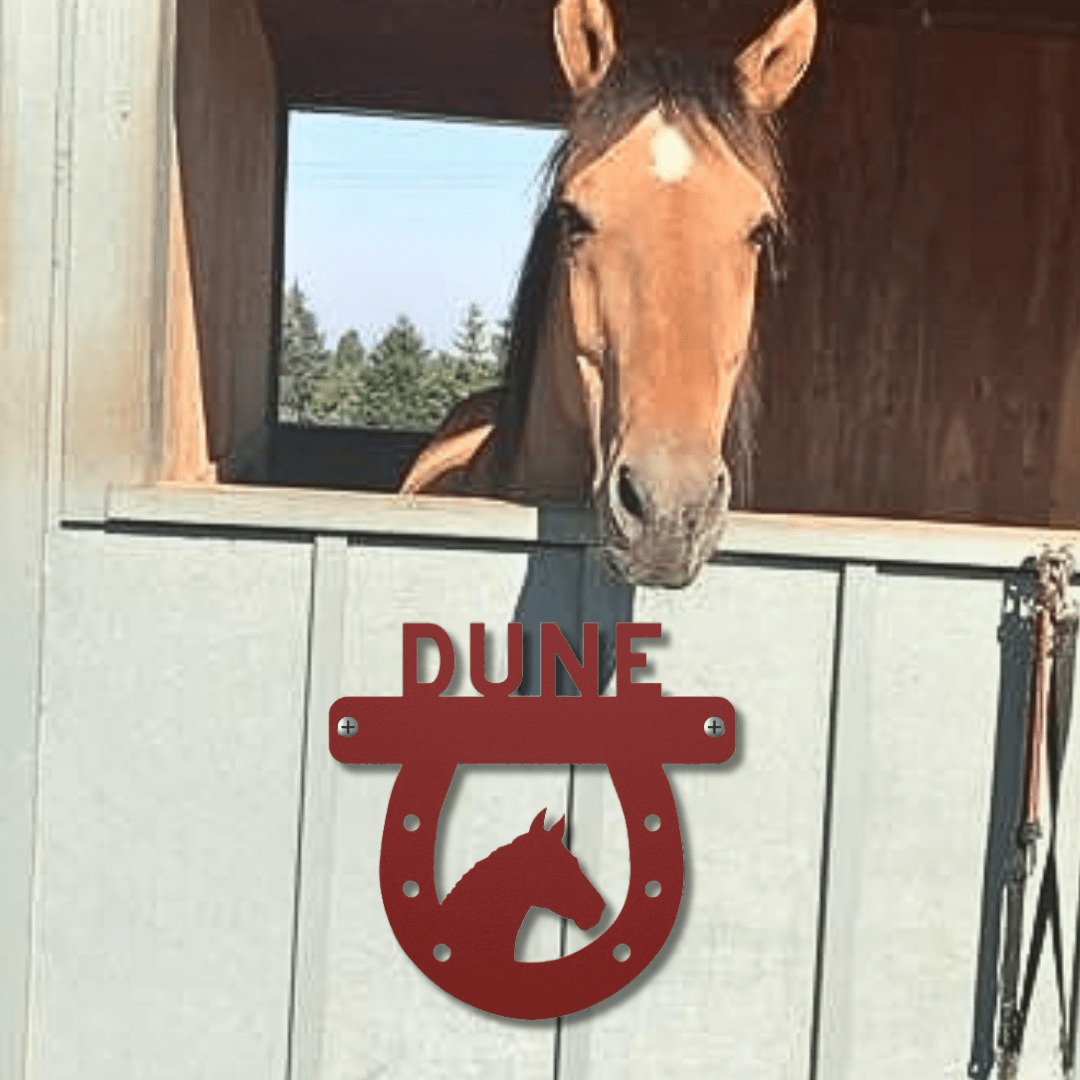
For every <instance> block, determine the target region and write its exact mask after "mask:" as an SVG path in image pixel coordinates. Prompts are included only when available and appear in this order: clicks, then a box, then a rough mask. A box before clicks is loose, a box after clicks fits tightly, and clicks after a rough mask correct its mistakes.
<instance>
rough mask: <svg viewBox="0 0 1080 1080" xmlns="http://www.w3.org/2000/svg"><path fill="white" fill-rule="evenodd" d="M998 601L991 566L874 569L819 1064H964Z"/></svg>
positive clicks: (842, 747)
mask: <svg viewBox="0 0 1080 1080" xmlns="http://www.w3.org/2000/svg"><path fill="white" fill-rule="evenodd" d="M1001 602H1002V585H1001V582H1000V581H995V580H992V579H982V580H971V579H963V578H955V577H953V578H949V577H929V576H906V575H890V574H881V575H879V577H878V583H877V609H876V614H875V619H874V627H873V650H874V658H875V659H874V663H873V666H872V667H871V669H870V701H869V707H868V710H867V715H866V716H865V718H864V719H863V723H864V725H865V730H863V731H857V730H853V729H852V728H851V726H850V725H846V724H845V723H844V721H847V720H848V719H849V717H848V716H847V715H846V713H845V714H844V715H842V716H841V718H840V719H841V723H840V726H839V727H838V752H837V769H838V779H837V785H838V786H837V800H838V804H837V817H838V822H837V823H838V826H839V827H840V828H839V830H838V832H837V834H836V835H835V836H834V840H835V842H834V846H833V852H832V855H833V859H834V860H836V862H837V863H838V864H839V865H840V866H841V867H842V868H845V872H843V873H842V874H840V873H838V875H837V876H838V877H842V878H843V879H844V880H841V881H840V882H834V885H835V886H837V887H838V889H839V890H840V891H839V892H837V893H836V894H834V896H835V899H836V901H837V907H838V909H839V910H837V911H836V912H835V914H836V916H837V918H836V919H835V920H834V921H833V920H831V921H830V931H831V933H832V941H831V942H830V943H829V945H828V953H827V958H830V959H832V960H833V961H834V962H837V961H842V966H840V967H839V968H838V969H837V970H836V971H834V972H832V973H831V977H830V973H828V972H827V979H826V987H827V989H828V996H827V997H826V998H825V999H824V1001H823V1006H822V1007H823V1026H822V1040H823V1041H822V1062H823V1071H822V1072H821V1074H820V1075H821V1076H822V1077H823V1078H824V1077H829V1078H830V1080H831V1078H833V1077H835V1078H836V1080H855V1078H857V1077H858V1078H861V1077H865V1076H868V1075H873V1076H875V1077H877V1078H880V1080H889V1078H895V1080H900V1078H905V1080H907V1078H910V1077H912V1076H935V1077H944V1078H960V1077H963V1076H965V1075H966V1071H967V1064H968V1054H969V1051H970V1040H971V1030H972V1002H973V990H974V979H975V961H976V950H977V945H978V921H979V904H980V893H981V889H982V875H983V853H984V848H985V844H986V834H987V819H988V815H989V807H990V782H991V775H992V766H993V749H994V731H995V726H996V720H997V704H996V699H997V691H998V675H999V649H998V641H997V628H998V623H999V617H1000V608H1001ZM853 770H857V771H858V773H859V775H858V776H857V777H855V776H853V775H851V773H852V771H853ZM841 811H843V813H842V815H841ZM840 843H842V844H843V846H844V848H845V849H846V850H841V849H840V848H839V844H840ZM852 849H855V850H852ZM852 875H857V881H852V880H851V878H852ZM832 900H833V897H831V898H830V902H832ZM1032 902H1034V901H1033V899H1032ZM841 923H842V924H843V925H842V926H841ZM1050 1064H1051V1063H1050V1062H1049V1061H1048V1060H1046V1059H1045V1058H1041V1059H1040V1060H1039V1067H1038V1068H1036V1070H1035V1071H1034V1072H1032V1073H1031V1074H1029V1075H1032V1076H1039V1075H1053V1073H1052V1072H1051V1071H1049V1066H1050ZM826 1070H827V1071H826Z"/></svg>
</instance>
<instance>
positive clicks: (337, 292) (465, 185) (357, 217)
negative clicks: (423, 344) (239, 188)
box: [285, 112, 558, 348]
mask: <svg viewBox="0 0 1080 1080" xmlns="http://www.w3.org/2000/svg"><path fill="white" fill-rule="evenodd" d="M557 137H558V132H557V131H556V130H555V129H550V128H549V129H542V128H521V127H514V126H509V125H477V124H465V123H454V122H442V121H423V120H403V119H398V118H393V119H390V118H386V117H375V116H357V115H341V114H334V113H301V112H293V113H292V114H291V117H290V122H289V172H288V181H287V182H288V187H287V198H286V207H285V275H286V281H287V282H289V283H291V282H292V281H293V280H294V279H295V280H298V281H299V282H300V287H301V288H302V289H303V290H304V291H305V293H306V294H307V295H308V297H309V298H310V300H311V302H312V306H313V307H314V309H315V312H316V314H317V315H318V317H319V321H320V324H321V325H322V327H323V329H324V330H325V331H326V334H327V342H328V344H330V345H333V344H334V343H335V342H336V341H337V337H338V335H340V334H341V333H342V331H344V330H346V329H348V328H349V327H354V328H355V329H356V330H358V331H359V332H360V337H361V339H362V341H363V342H364V344H365V345H366V346H369V347H370V345H372V344H373V343H374V340H375V338H376V337H377V335H378V334H379V333H381V331H382V330H383V329H385V328H386V326H388V325H389V324H390V323H391V322H392V321H393V320H394V319H395V318H396V317H397V316H398V315H399V314H406V315H408V316H409V317H410V318H411V319H412V320H413V321H414V322H415V323H416V324H417V326H419V328H420V330H421V332H422V333H423V335H424V338H425V339H426V341H427V342H428V344H429V345H432V346H433V347H436V348H446V347H448V346H449V345H450V342H451V341H452V339H453V335H454V332H455V330H456V328H457V326H458V324H459V322H460V320H461V317H462V315H463V313H464V311H465V309H466V307H467V306H468V304H469V303H470V302H471V301H473V300H475V301H477V302H478V303H479V304H480V305H481V307H482V308H483V312H484V316H485V318H487V319H488V320H494V319H497V318H502V317H503V316H504V314H505V312H506V308H507V305H508V303H509V300H510V296H511V293H512V290H513V286H514V281H515V277H516V274H517V270H518V266H519V264H520V262H521V259H522V257H523V255H524V254H525V248H526V245H527V244H528V240H529V236H530V234H531V231H532V222H533V215H534V211H535V207H536V200H537V198H538V195H539V191H540V185H539V180H538V172H539V170H540V167H541V165H542V164H543V162H544V160H545V158H546V156H547V154H548V151H549V150H550V149H551V146H552V145H553V143H554V142H555V140H556V138H557Z"/></svg>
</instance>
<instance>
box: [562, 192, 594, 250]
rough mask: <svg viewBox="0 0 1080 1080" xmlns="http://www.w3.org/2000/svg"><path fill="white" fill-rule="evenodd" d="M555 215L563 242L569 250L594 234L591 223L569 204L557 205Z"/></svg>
mask: <svg viewBox="0 0 1080 1080" xmlns="http://www.w3.org/2000/svg"><path fill="white" fill-rule="evenodd" d="M555 215H556V220H557V221H558V223H559V232H560V233H561V235H562V239H563V242H564V243H565V244H566V246H567V247H568V248H570V249H571V250H572V249H573V248H576V247H578V245H580V244H581V243H582V242H583V241H584V240H585V239H586V237H589V236H591V235H592V234H593V233H594V232H596V227H595V226H594V225H593V223H592V222H591V221H590V220H589V219H588V218H587V217H586V216H585V215H584V214H583V213H582V212H581V211H580V210H579V209H578V208H577V207H576V206H575V205H574V204H573V203H571V202H565V201H564V202H560V203H557V204H556V206H555Z"/></svg>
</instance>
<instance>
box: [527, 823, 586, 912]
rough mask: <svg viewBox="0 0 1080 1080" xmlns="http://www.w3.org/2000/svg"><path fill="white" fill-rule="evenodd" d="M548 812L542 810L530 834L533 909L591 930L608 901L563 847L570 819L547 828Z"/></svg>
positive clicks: (528, 847)
mask: <svg viewBox="0 0 1080 1080" xmlns="http://www.w3.org/2000/svg"><path fill="white" fill-rule="evenodd" d="M546 814H547V810H541V811H540V813H539V814H537V815H536V817H535V818H534V819H533V823H532V825H530V826H529V831H528V833H526V834H525V835H526V837H527V838H528V839H527V850H528V865H529V866H530V867H532V869H533V870H534V874H533V875H532V876H533V878H534V880H533V881H532V882H530V887H531V888H530V896H531V903H532V906H533V907H542V908H547V910H548V911H553V912H554V913H555V914H556V915H558V916H559V917H560V918H563V919H570V920H572V921H573V923H574V925H575V926H577V927H578V929H580V930H591V929H592V928H593V927H594V926H596V924H597V923H599V922H600V919H601V917H602V916H603V914H604V908H605V906H606V905H605V904H604V898H603V897H602V896H601V895H600V893H598V892H597V891H596V889H595V888H594V887H593V884H592V882H590V881H589V879H588V878H587V877H586V876H585V873H584V871H582V869H581V866H580V864H579V863H578V861H577V859H576V858H574V856H573V855H572V854H571V853H570V852H569V850H567V848H566V846H565V845H564V844H563V834H564V832H565V831H566V818H564V817H563V818H559V820H558V821H557V822H555V824H554V825H552V826H551V828H550V829H545V828H544V817H545V815H546Z"/></svg>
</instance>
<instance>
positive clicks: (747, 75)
mask: <svg viewBox="0 0 1080 1080" xmlns="http://www.w3.org/2000/svg"><path fill="white" fill-rule="evenodd" d="M816 37H817V7H816V5H815V3H814V0H799V3H797V4H796V5H795V6H794V7H792V8H790V9H789V10H788V11H785V12H784V14H783V15H781V16H780V17H779V18H778V19H776V21H775V22H774V23H773V24H772V26H770V27H769V29H768V30H766V31H765V33H764V34H762V35H761V37H759V38H758V39H757V40H756V41H754V42H752V43H751V44H750V45H748V46H747V47H746V48H745V49H743V51H742V52H741V53H739V55H738V57H737V58H736V60H735V71H736V74H737V75H738V80H739V87H740V89H741V90H742V95H743V99H744V100H745V101H746V103H747V105H749V106H750V108H752V109H756V110H757V111H758V112H763V113H771V112H775V111H776V110H777V109H779V108H780V106H781V105H783V104H784V102H785V101H787V99H788V96H789V95H790V94H791V92H792V90H794V89H795V87H796V86H798V84H799V80H800V79H801V78H802V77H803V73H804V72H805V71H806V69H807V67H808V65H809V64H810V57H811V56H812V55H813V52H814V39H815V38H816Z"/></svg>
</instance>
